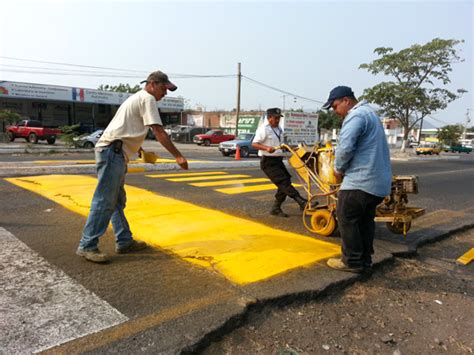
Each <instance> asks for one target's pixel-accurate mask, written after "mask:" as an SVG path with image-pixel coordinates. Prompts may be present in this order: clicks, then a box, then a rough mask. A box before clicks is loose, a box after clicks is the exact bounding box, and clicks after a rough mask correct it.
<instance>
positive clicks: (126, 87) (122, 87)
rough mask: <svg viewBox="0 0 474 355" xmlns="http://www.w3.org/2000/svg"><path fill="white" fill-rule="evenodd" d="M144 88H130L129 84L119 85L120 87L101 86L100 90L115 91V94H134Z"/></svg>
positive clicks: (136, 86)
mask: <svg viewBox="0 0 474 355" xmlns="http://www.w3.org/2000/svg"><path fill="white" fill-rule="evenodd" d="M141 89H142V88H141V87H140V85H138V84H137V85H135V86H130V85H129V84H121V83H120V84H118V85H108V84H106V85H100V86H99V87H98V90H104V91H115V92H128V93H130V94H134V93H136V92H138V91H140V90H141Z"/></svg>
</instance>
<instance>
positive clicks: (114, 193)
mask: <svg viewBox="0 0 474 355" xmlns="http://www.w3.org/2000/svg"><path fill="white" fill-rule="evenodd" d="M95 160H96V168H97V178H98V182H97V187H96V189H95V192H94V197H93V198H92V203H91V209H90V212H89V216H88V217H87V222H86V225H85V226H84V230H83V231H82V238H81V241H80V242H79V249H81V250H97V249H98V247H97V245H98V244H99V237H100V236H102V235H103V234H104V233H105V231H106V230H107V227H108V225H109V222H110V221H112V228H113V230H114V234H115V237H116V245H117V248H124V247H127V246H128V245H130V244H131V243H132V241H133V238H132V233H131V232H130V227H129V225H128V222H127V218H126V217H125V213H124V211H123V210H124V209H125V203H126V195H125V188H124V184H125V174H126V173H127V163H126V161H125V158H124V156H123V152H119V153H116V152H114V149H113V148H112V147H110V146H109V147H100V148H97V149H96V151H95Z"/></svg>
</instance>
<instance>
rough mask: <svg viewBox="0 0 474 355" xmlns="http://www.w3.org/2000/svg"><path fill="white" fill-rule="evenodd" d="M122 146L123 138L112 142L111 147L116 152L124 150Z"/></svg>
mask: <svg viewBox="0 0 474 355" xmlns="http://www.w3.org/2000/svg"><path fill="white" fill-rule="evenodd" d="M122 146H123V142H122V141H121V140H116V141H113V142H112V143H110V145H109V147H111V148H112V149H113V150H114V152H115V153H121V152H122Z"/></svg>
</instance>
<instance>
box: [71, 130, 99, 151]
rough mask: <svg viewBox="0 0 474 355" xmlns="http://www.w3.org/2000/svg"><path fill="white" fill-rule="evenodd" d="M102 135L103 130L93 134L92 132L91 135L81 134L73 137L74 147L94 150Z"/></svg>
mask: <svg viewBox="0 0 474 355" xmlns="http://www.w3.org/2000/svg"><path fill="white" fill-rule="evenodd" d="M102 133H104V130H103V129H98V130H97V131H95V132H92V133H91V134H89V135H87V134H83V135H82V136H79V137H75V138H73V140H74V145H75V146H76V147H79V148H88V149H91V148H94V147H95V145H96V144H97V142H98V141H99V138H100V137H101V136H102Z"/></svg>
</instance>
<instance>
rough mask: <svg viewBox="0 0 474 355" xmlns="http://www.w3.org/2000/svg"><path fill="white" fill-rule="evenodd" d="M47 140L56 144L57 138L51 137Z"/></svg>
mask: <svg viewBox="0 0 474 355" xmlns="http://www.w3.org/2000/svg"><path fill="white" fill-rule="evenodd" d="M46 141H47V142H48V144H54V143H56V138H49V139H47V140H46Z"/></svg>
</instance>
